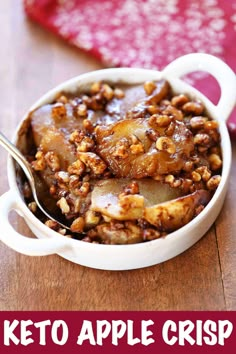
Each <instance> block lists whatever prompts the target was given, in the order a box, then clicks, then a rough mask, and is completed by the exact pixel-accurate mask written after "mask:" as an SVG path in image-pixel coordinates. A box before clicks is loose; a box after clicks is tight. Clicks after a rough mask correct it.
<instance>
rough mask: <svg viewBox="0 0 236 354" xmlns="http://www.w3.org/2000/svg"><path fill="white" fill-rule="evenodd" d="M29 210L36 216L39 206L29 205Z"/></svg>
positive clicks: (32, 203) (33, 203)
mask: <svg viewBox="0 0 236 354" xmlns="http://www.w3.org/2000/svg"><path fill="white" fill-rule="evenodd" d="M28 208H29V210H30V211H31V212H32V213H33V214H35V213H36V211H37V204H36V203H35V202H31V203H29V204H28Z"/></svg>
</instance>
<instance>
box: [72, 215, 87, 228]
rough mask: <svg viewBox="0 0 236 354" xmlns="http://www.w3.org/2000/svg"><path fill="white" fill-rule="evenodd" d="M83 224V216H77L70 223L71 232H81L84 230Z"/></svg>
mask: <svg viewBox="0 0 236 354" xmlns="http://www.w3.org/2000/svg"><path fill="white" fill-rule="evenodd" d="M84 226H85V221H84V218H83V217H82V216H79V217H78V218H77V219H75V220H74V221H73V223H72V224H71V231H73V232H83V231H84Z"/></svg>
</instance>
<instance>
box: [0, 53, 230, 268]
mask: <svg viewBox="0 0 236 354" xmlns="http://www.w3.org/2000/svg"><path fill="white" fill-rule="evenodd" d="M197 70H201V71H206V72H208V73H210V74H211V75H213V76H214V77H215V78H216V80H217V81H218V83H219V85H220V88H221V97H220V100H219V102H218V104H217V105H214V104H213V103H212V102H210V101H209V100H208V99H207V98H206V97H205V96H204V95H203V94H201V93H200V92H198V91H197V90H196V89H194V88H193V87H191V86H189V85H188V84H186V83H185V82H184V81H182V80H181V79H180V78H181V77H182V76H183V75H185V74H188V73H190V72H193V71H197ZM161 78H165V79H167V80H168V81H169V82H170V84H171V86H172V88H173V90H174V92H175V93H186V94H188V95H189V96H190V97H194V98H198V99H200V100H201V101H202V102H203V104H204V105H205V107H206V108H207V111H208V113H209V115H210V116H211V117H212V118H214V119H216V120H217V121H218V122H219V129H220V134H221V144H222V151H223V170H222V179H221V182H220V185H219V186H218V188H217V190H216V192H215V194H214V196H213V198H212V199H211V201H210V202H209V204H208V205H207V206H206V208H205V209H204V210H203V211H202V212H201V213H200V214H199V215H198V216H197V217H196V218H195V219H193V220H192V221H191V222H189V223H188V224H187V225H185V226H184V227H182V228H181V229H179V230H177V231H175V232H173V233H171V234H169V235H168V236H167V237H165V238H160V239H157V240H153V241H149V242H146V243H139V244H130V245H101V244H91V243H86V242H82V241H78V240H74V239H69V238H66V237H63V236H61V235H59V234H58V233H56V232H55V231H53V230H51V229H49V228H48V227H47V226H45V225H44V224H43V223H42V222H40V220H38V219H37V218H36V217H35V216H34V215H33V214H32V213H31V212H30V210H29V209H28V207H27V206H26V204H25V203H24V201H23V199H22V196H21V194H20V192H19V189H18V187H17V183H16V175H15V169H14V164H13V161H12V159H11V158H9V160H8V179H9V185H10V190H9V191H8V192H6V193H5V194H4V195H2V196H1V197H0V225H1V233H0V239H1V240H2V241H3V242H4V243H5V244H6V245H8V246H9V247H11V248H12V249H14V250H15V251H17V252H20V253H23V254H26V255H30V256H43V255H49V254H55V253H56V254H59V255H60V256H62V257H64V258H66V259H67V260H70V261H72V262H75V263H78V264H81V265H84V266H88V267H92V268H98V269H107V270H126V269H135V268H142V267H147V266H151V265H154V264H157V263H161V262H164V261H166V260H168V259H170V258H172V257H175V256H177V255H178V254H180V253H182V252H183V251H185V250H187V249H188V248H189V247H191V246H192V245H193V244H194V243H196V242H197V241H198V240H199V239H200V238H201V237H202V236H203V235H204V234H205V233H206V231H207V230H208V229H209V227H210V226H211V225H212V224H213V222H214V221H215V219H216V217H217V215H218V214H219V212H220V210H221V208H222V205H223V202H224V198H225V194H226V190H227V186H228V179H229V173H230V165H231V145H230V139H229V135H228V131H227V128H226V125H225V122H226V120H227V118H228V117H229V115H230V113H231V111H232V109H233V107H234V105H235V101H236V77H235V74H234V72H233V71H232V70H231V69H230V68H229V67H228V66H227V65H226V64H225V63H224V62H222V61H221V60H220V59H218V58H216V57H213V56H211V55H207V54H200V53H193V54H188V55H185V56H183V57H180V58H178V59H176V60H175V61H173V62H172V63H171V64H169V65H168V66H167V67H166V68H165V69H164V70H163V71H162V72H159V71H153V70H146V69H136V68H112V69H104V70H98V71H94V72H90V73H87V74H83V75H80V76H78V77H76V78H73V79H72V80H69V81H67V82H65V83H63V84H61V85H59V86H57V87H56V88H55V89H53V90H51V91H49V92H48V93H47V94H45V95H44V96H43V97H42V98H40V99H39V100H38V101H37V102H36V103H35V104H34V105H33V106H32V107H31V108H30V111H31V110H33V109H35V108H37V107H39V106H41V105H43V104H45V103H48V102H51V101H52V100H53V99H54V97H55V96H56V94H57V93H58V92H61V91H75V90H78V89H81V90H83V87H85V86H86V85H87V84H89V83H91V82H94V81H99V80H109V81H111V82H113V83H116V82H120V81H123V82H129V83H133V84H136V83H142V82H144V81H146V80H159V79H161ZM26 117H27V115H26V116H25V117H24V118H23V121H24V120H25V119H26ZM21 126H22V122H21V124H20V125H19V127H18V129H17V131H16V134H15V138H14V142H16V141H17V137H18V132H19V129H20V127H21ZM12 209H14V210H16V211H17V212H18V213H19V214H20V215H21V216H22V217H23V218H24V219H25V221H26V222H27V224H28V226H29V227H30V229H31V230H32V231H33V233H34V234H35V235H36V236H37V238H38V239H32V238H28V237H25V236H23V235H21V234H20V233H18V232H17V231H15V230H14V228H13V227H12V226H11V224H10V223H9V220H8V215H9V212H10V210H12Z"/></svg>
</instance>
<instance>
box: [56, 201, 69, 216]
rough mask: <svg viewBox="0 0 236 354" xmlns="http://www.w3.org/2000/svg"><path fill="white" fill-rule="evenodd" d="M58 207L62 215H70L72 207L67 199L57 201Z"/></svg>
mask: <svg viewBox="0 0 236 354" xmlns="http://www.w3.org/2000/svg"><path fill="white" fill-rule="evenodd" d="M57 206H58V207H59V208H60V209H61V212H62V214H68V213H69V212H70V206H69V204H68V203H67V200H66V198H65V197H62V198H61V199H59V200H58V201H57Z"/></svg>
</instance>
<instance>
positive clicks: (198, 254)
mask: <svg viewBox="0 0 236 354" xmlns="http://www.w3.org/2000/svg"><path fill="white" fill-rule="evenodd" d="M19 3H20V2H19V1H18V0H14V1H11V2H8V1H1V2H0V22H1V31H2V32H3V33H2V35H1V56H0V92H1V94H0V102H1V121H0V125H1V128H0V129H1V131H2V132H3V133H5V134H6V135H7V136H8V137H11V136H12V133H13V131H14V129H15V127H16V125H17V124H18V122H19V121H20V119H21V117H22V115H23V114H24V112H25V111H26V110H27V109H28V107H29V106H30V105H31V104H32V103H33V102H34V101H35V100H36V99H37V98H39V97H40V96H41V95H42V94H43V93H44V92H46V91H47V90H48V89H50V88H52V87H53V86H55V85H56V84H58V83H60V82H61V81H63V80H65V79H68V78H70V77H72V76H74V75H78V74H80V73H83V72H87V71H90V70H94V69H99V68H101V67H102V66H101V64H100V63H98V62H97V61H95V60H94V59H92V58H91V57H89V56H87V55H85V54H83V53H82V52H80V51H79V50H76V49H74V48H72V47H70V46H68V45H67V44H65V43H64V42H62V41H60V40H58V39H57V38H55V37H54V36H52V35H50V34H49V33H48V32H46V31H44V30H43V29H41V28H39V27H38V26H37V25H35V24H33V23H30V22H29V21H28V20H27V19H26V18H25V17H24V14H23V10H22V8H21V5H20V4H19ZM0 151H1V155H0V158H1V166H2V167H1V169H0V181H1V183H0V194H3V193H4V192H5V191H7V190H8V182H7V177H6V158H7V154H6V153H5V151H3V149H1V150H0ZM11 222H12V224H13V225H14V226H15V228H16V229H17V230H18V231H19V232H21V233H23V234H25V235H31V233H30V231H29V230H28V228H27V226H26V225H25V223H24V221H23V220H22V219H21V218H20V217H18V216H16V215H15V214H13V215H11ZM235 230H236V144H234V146H233V167H232V174H231V179H230V187H229V191H228V194H227V197H226V202H225V204H224V207H223V210H222V212H221V214H220V216H219V218H218V219H217V221H216V223H215V225H214V226H213V227H212V228H211V229H210V231H209V232H208V233H207V234H206V235H205V236H204V237H203V238H202V239H201V241H199V242H198V243H197V244H196V245H195V246H193V247H192V248H191V249H189V250H188V251H186V252H185V253H183V254H182V255H180V256H178V257H176V258H174V259H172V260H170V261H168V262H165V263H163V264H160V265H156V266H153V267H149V268H146V269H140V270H133V271H123V272H112V271H101V270H94V269H89V268H86V267H82V266H79V265H76V264H73V263H70V262H68V261H66V260H64V259H63V258H60V257H59V256H57V255H53V256H47V257H29V256H24V255H21V254H17V253H16V252H14V251H13V250H11V249H9V248H8V247H6V246H5V245H4V244H3V243H0V260H1V261H0V310H236V272H235V269H236V256H235V255H236V237H235V236H236V235H235Z"/></svg>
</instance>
